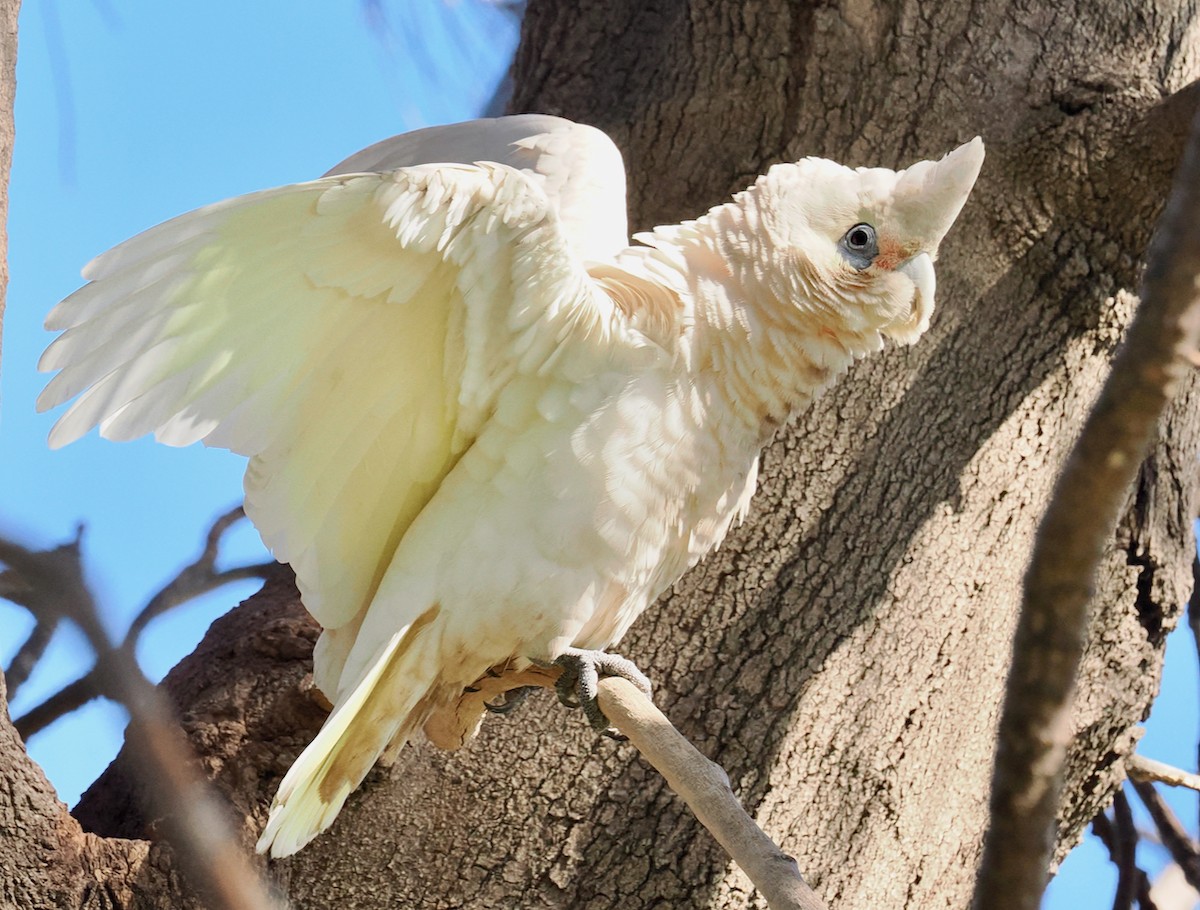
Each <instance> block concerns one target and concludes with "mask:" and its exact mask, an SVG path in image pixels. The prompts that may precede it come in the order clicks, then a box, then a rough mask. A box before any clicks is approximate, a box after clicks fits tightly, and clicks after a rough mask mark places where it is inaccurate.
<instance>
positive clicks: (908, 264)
mask: <svg viewBox="0 0 1200 910" xmlns="http://www.w3.org/2000/svg"><path fill="white" fill-rule="evenodd" d="M896 271H897V272H903V273H904V274H905V275H907V276H908V277H909V279H910V280H911V281H912V283H913V287H914V288H915V291H914V293H913V300H912V308H911V310H910V312H911V316H910V318H909V319H908V320H906V321H905V322H902V323H900V324H898V325H895V326H892V327H891V328H889V329H885V330H884V331H885V332H886V333H887V334H888V335H889V336H890V337H892V338H893V339H895V340H896V341H898V342H901V343H902V344H912V343H913V342H914V341H916V340H917V339H918V338H920V337H921V333H922V332H924V331H925V330H926V329H927V328H929V318H930V317H931V316H932V315H933V294H934V291H935V290H936V289H937V277H936V276H935V275H934V272H933V259H932V258H931V257H930V255H929V254H928V253H917V255H915V256H913V257H911V258H910V259H907V260H906V261H904V262H902V263H901V264H900V265H899V266H897V267H896Z"/></svg>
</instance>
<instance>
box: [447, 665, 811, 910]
mask: <svg viewBox="0 0 1200 910" xmlns="http://www.w3.org/2000/svg"><path fill="white" fill-rule="evenodd" d="M559 672H560V671H559V669H558V668H557V667H550V668H543V667H530V668H528V669H526V670H521V671H502V672H498V673H497V674H496V675H491V674H486V675H484V676H481V677H480V678H479V679H478V680H476V681H475V682H474V683H472V685H471V688H470V689H468V690H467V691H466V692H465V693H464V694H463V696H462V698H460V699H459V702H458V705H457V706H456V709H455V712H454V713H453V714H449V713H447V714H443V715H441V716H438V715H435V720H434V722H433V723H431V724H429V725H426V727H425V735H426V737H427V738H428V739H429V740H430V741H431V742H432V743H433V744H434V745H437V746H440V747H441V748H443V749H455V748H458V747H459V746H461V745H462V744H463V743H465V742H466V741H467V740H468V739H470V737H471V735H473V734H474V732H475V730H476V729H477V728H478V726H479V722H480V720H481V719H482V717H483V715H484V710H485V709H484V705H485V704H486V703H488V702H491V701H494V700H495V699H497V698H499V697H501V696H503V695H504V693H506V692H509V691H512V690H513V689H519V688H523V687H525V686H541V687H544V688H553V687H554V684H555V682H556V681H557V680H558V676H559ZM598 698H599V702H600V709H601V710H602V711H603V712H604V714H605V716H606V717H607V718H608V719H609V721H610V722H611V723H612V725H613V726H614V727H615V728H616V729H617V730H618V732H620V733H621V734H622V735H624V736H626V737H627V738H628V739H629V742H630V743H631V744H632V745H633V746H635V747H636V748H637V750H638V751H639V752H641V754H642V758H644V759H645V760H646V761H647V762H649V763H650V765H651V766H653V767H654V769H655V770H656V771H658V773H659V774H661V775H662V776H663V777H664V778H665V779H666V781H667V783H668V784H669V785H670V787H671V789H672V790H674V791H675V792H676V793H677V794H678V795H679V797H680V798H681V799H682V800H683V801H684V802H685V803H686V804H687V806H688V808H689V809H691V810H692V812H693V813H695V815H696V818H698V819H699V820H700V822H701V824H703V825H704V827H706V828H707V829H708V830H709V831H710V832H712V835H713V837H715V838H716V840H717V843H719V844H720V845H721V846H722V847H724V848H725V851H726V852H727V853H728V854H729V855H730V857H731V858H732V859H733V861H734V862H735V863H737V864H738V865H739V866H740V867H741V868H742V871H744V872H745V873H746V875H747V876H748V877H749V878H750V881H751V882H753V883H754V887H755V888H757V889H758V891H759V893H760V894H762V896H763V897H764V898H765V899H766V901H767V904H768V906H769V907H770V908H771V910H826V908H825V904H824V903H823V902H822V901H821V899H820V898H819V897H817V895H816V894H815V893H814V892H813V891H812V889H811V888H809V886H808V884H807V883H806V882H805V881H804V878H803V876H801V874H800V870H799V869H798V868H797V866H796V861H795V859H793V858H792V857H791V856H789V855H788V854H786V853H784V852H783V851H782V850H781V849H780V848H779V847H778V846H777V845H776V844H775V842H774V841H772V840H771V838H769V837H768V836H767V835H766V834H765V833H764V832H763V830H762V829H761V828H760V827H759V826H758V825H757V824H756V823H755V821H754V819H753V818H751V817H750V816H749V815H748V814H747V812H746V810H745V809H743V808H742V805H741V803H739V802H738V800H737V797H736V796H734V794H733V790H732V789H731V787H730V786H729V777H728V776H727V775H726V774H725V771H724V770H723V769H722V768H721V766H720V765H718V764H716V763H714V762H711V761H709V760H708V759H707V758H705V757H704V756H703V755H702V754H701V753H700V752H699V751H698V750H697V749H696V747H695V746H693V745H692V744H691V743H690V742H688V740H687V739H686V738H685V737H684V736H683V734H682V733H680V732H679V731H678V730H677V729H675V727H674V726H673V725H672V723H671V722H670V721H669V720H668V719H667V717H666V715H664V714H663V713H662V712H661V711H659V710H658V708H656V707H655V706H654V703H653V702H652V701H650V699H648V698H647V697H646V696H645V695H644V694H643V693H642V692H641V690H639V689H638V688H637V687H636V686H634V685H633V684H632V683H630V682H628V681H627V680H624V679H620V678H616V677H605V678H603V679H601V680H600V690H599V696H598Z"/></svg>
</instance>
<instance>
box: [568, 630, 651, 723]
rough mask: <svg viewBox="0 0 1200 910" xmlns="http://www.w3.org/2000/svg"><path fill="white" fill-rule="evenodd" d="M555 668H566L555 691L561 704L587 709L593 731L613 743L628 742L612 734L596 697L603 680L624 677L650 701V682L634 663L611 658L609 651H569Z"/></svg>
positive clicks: (574, 649) (584, 712)
mask: <svg viewBox="0 0 1200 910" xmlns="http://www.w3.org/2000/svg"><path fill="white" fill-rule="evenodd" d="M554 664H555V666H558V667H561V668H562V671H563V672H562V675H561V676H559V678H558V682H557V683H555V686H554V690H555V692H556V693H557V694H558V700H559V701H560V702H562V703H563V704H564V705H566V706H567V707H568V708H578V707H582V708H583V714H584V716H585V717H586V718H587V720H588V723H589V724H591V726H592V729H593V730H596V731H598V732H600V733H604V734H605V735H608V736H611V737H612V738H613V739H618V737H619V738H620V740H624V737H622V736H621V735H620V734H615V735H614V734H612V733H610V732H609V728H610V726H611V725H610V724H609V722H608V718H607V717H605V716H604V712H603V711H601V710H600V705H599V703H598V702H597V701H596V694H597V691H598V689H599V685H600V677H601V676H602V675H603V676H620V677H621V678H622V679H627V680H629V682H631V683H633V684H634V685H635V686H637V687H638V688H639V689H641V690H642V691H643V692H644V693H645V694H646V697H647V698H651V697H652V690H651V687H650V680H648V679H647V678H646V677H645V675H644V674H643V673H642V671H641V670H639V669H638V668H637V666H636V665H635V664H634V663H633V661H631V660H628V659H626V658H624V657H621V656H620V655H619V654H609V653H608V652H607V651H585V650H583V649H582V648H567V650H566V651H564V652H563V653H562V654H561V655H559V656H558V658H557V659H556V660H555V661H554Z"/></svg>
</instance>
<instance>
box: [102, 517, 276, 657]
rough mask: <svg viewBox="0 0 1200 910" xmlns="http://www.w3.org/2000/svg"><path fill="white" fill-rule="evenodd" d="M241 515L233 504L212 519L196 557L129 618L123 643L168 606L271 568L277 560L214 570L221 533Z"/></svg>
mask: <svg viewBox="0 0 1200 910" xmlns="http://www.w3.org/2000/svg"><path fill="white" fill-rule="evenodd" d="M245 517H246V513H245V511H243V509H242V507H241V506H237V507H236V508H233V509H230V510H229V511H228V512H226V513H225V514H224V515H222V516H221V517H220V518H218V519H217V520H216V521H215V522H213V526H212V527H211V528H209V530H208V534H207V536H206V537H205V540H204V549H203V551H202V552H201V553H200V555H199V556H198V557H197V558H196V560H195V561H194V562H193V563H192V564H191V565H189V566H186V567H184V568H183V569H182V570H181V571H180V572H179V574H178V575H176V576H175V578H174V579H172V580H171V581H170V582H168V583H167V585H166V586H165V587H164V588H163V589H162V590H160V591H159V592H158V593H157V594H155V595H154V596H153V597H152V598H150V602H149V603H147V604H146V606H145V607H144V608H143V609H142V611H141V612H140V613H139V614H138V615H137V617H136V618H135V619H134V620H133V623H132V624H131V625H130V627H129V631H128V632H127V633H125V643H126V644H127V645H128V644H129V643H130V642H131V641H132V642H136V640H137V638H138V636H139V635H140V634H141V632H142V630H143V629H144V628H146V626H147V625H149V623H150V621H151V620H153V619H155V618H157V617H159V616H161V615H162V614H163V613H166V612H167V611H168V610H170V609H172V608H174V607H177V606H179V605H180V604H182V603H186V602H187V601H189V600H192V599H193V598H196V597H199V596H200V595H202V594H207V593H208V592H209V591H213V590H216V589H217V588H219V587H221V586H222V585H227V584H230V583H231V582H235V581H241V580H243V579H246V578H265V577H266V575H267V573H268V572H271V571H273V570H274V569H275V567H276V566H277V565H278V563H275V562H264V563H256V564H255V565H250V566H239V567H238V568H236V569H227V570H226V571H223V572H218V571H217V568H216V563H217V555H218V553H219V551H220V547H221V539H222V538H223V537H224V536H225V532H227V531H228V530H229V529H230V528H231V527H232V526H233V525H234V524H235V523H236V522H238V521H240V520H241V519H242V518H245Z"/></svg>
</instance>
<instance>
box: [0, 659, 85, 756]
mask: <svg viewBox="0 0 1200 910" xmlns="http://www.w3.org/2000/svg"><path fill="white" fill-rule="evenodd" d="M96 677H97V674H96V671H95V667H93V668H92V669H91V670H89V671H88V672H87V673H85V674H84V675H83V676H81V677H79V679H77V680H75V681H74V682H71V683H67V685H65V686H63V687H62V688H61V689H59V690H58V691H57V692H55V693H54V694H53V695H51V696H50V697H49V698H47V699H46V700H45V701H43V702H42V703H41V704H40V705H37V706H36V707H33V708H30V709H29V710H28V711H26V712H25V713H24V714H22V715H21V716H20V717H18V718H17V719H16V720H14V721H13V726H14V727H16V728H17V732H18V733H20V734H21V739H23V740H25V741H26V742H28V741H29V737H31V736H33V734H35V733H40V732H41V731H42V730H45V729H46V728H47V727H48V726H50V725H51V724H52V723H54V722H55V721H56V720H58V719H59V718H60V717H65V716H66V715H68V714H70V713H71V712H72V711H78V710H79V709H80V708H82V707H83V706H84V705H86V704H87V703H88V702H89V701H91V700H92V699H93V698H100V697H101V696H102V695H105V694H106V693H105V692H103V691H101V690H100V689H99V688H98V686H99V685H100V681H99V680H98V679H97V678H96ZM5 678H6V679H7V677H5Z"/></svg>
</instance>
